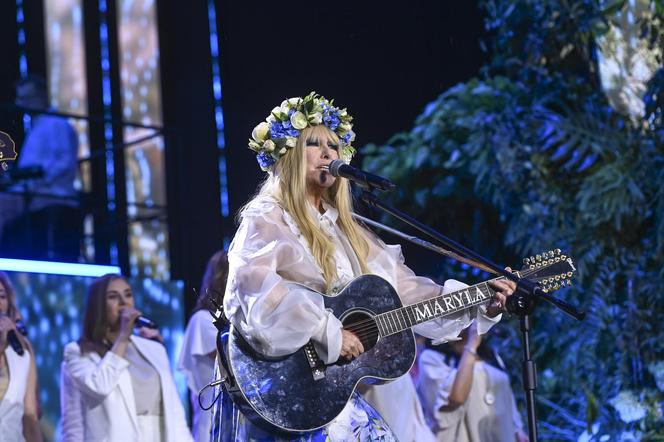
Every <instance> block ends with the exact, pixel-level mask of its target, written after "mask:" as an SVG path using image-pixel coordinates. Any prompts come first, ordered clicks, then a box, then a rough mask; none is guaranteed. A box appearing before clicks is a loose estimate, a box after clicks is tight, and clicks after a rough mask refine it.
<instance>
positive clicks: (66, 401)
mask: <svg viewBox="0 0 664 442" xmlns="http://www.w3.org/2000/svg"><path fill="white" fill-rule="evenodd" d="M131 341H132V342H133V343H134V345H135V346H136V348H137V349H138V351H139V352H140V353H141V354H142V355H143V356H144V357H145V359H146V360H147V361H149V362H150V364H152V366H153V367H154V368H155V369H156V370H157V372H158V373H159V378H160V381H161V391H162V398H163V405H164V407H163V408H164V416H163V417H164V423H165V428H164V434H163V436H164V441H168V442H180V441H185V442H186V441H191V440H192V438H191V433H190V432H189V428H188V427H187V422H186V420H185V415H184V409H183V407H182V403H181V402H180V397H179V396H178V394H177V390H176V388H175V382H174V381H173V376H172V374H171V368H170V365H169V363H168V355H167V354H166V349H165V348H164V346H163V345H161V344H160V343H158V342H154V341H150V340H148V339H144V338H141V337H138V336H132V337H131ZM128 367H129V362H128V361H127V360H126V359H124V358H122V357H120V356H118V355H116V354H115V353H113V352H110V351H109V352H107V353H106V355H104V357H103V358H102V357H100V356H99V355H98V354H97V353H95V352H89V353H81V349H80V347H79V345H78V343H77V342H71V343H69V344H67V346H66V347H65V350H64V361H63V363H62V372H61V385H60V406H61V412H62V440H63V441H64V442H69V441H85V442H88V441H90V442H96V441H99V442H102V441H103V442H138V440H139V439H138V438H139V430H138V418H137V416H136V403H135V400H134V390H133V387H132V383H131V375H130V374H129V370H128Z"/></svg>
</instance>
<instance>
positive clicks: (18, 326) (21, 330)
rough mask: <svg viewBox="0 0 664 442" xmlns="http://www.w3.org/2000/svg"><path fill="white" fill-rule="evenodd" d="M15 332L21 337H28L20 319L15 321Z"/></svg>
mask: <svg viewBox="0 0 664 442" xmlns="http://www.w3.org/2000/svg"><path fill="white" fill-rule="evenodd" d="M16 330H18V332H19V333H20V334H22V335H23V336H28V329H27V328H26V326H25V323H24V322H23V321H21V320H20V319H17V320H16Z"/></svg>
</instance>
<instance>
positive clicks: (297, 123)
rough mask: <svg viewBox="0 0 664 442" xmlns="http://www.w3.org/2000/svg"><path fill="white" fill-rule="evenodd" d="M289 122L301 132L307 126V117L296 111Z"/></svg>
mask: <svg viewBox="0 0 664 442" xmlns="http://www.w3.org/2000/svg"><path fill="white" fill-rule="evenodd" d="M290 122H291V124H292V125H293V127H294V128H295V129H297V130H302V129H304V128H305V127H307V126H308V125H309V123H308V122H307V117H305V116H304V114H303V113H302V112H300V111H297V112H295V113H293V115H291V117H290Z"/></svg>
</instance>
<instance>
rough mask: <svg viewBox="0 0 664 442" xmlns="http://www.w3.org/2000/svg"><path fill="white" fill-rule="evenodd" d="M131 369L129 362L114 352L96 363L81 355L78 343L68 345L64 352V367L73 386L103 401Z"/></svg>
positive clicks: (107, 353) (109, 352) (108, 353)
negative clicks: (121, 376) (122, 376)
mask: <svg viewBox="0 0 664 442" xmlns="http://www.w3.org/2000/svg"><path fill="white" fill-rule="evenodd" d="M128 367H129V361H127V360H126V359H124V358H123V357H121V356H118V355H116V354H115V353H113V352H112V351H108V352H106V354H105V355H104V357H103V358H102V359H101V360H100V361H99V362H98V363H95V362H94V361H93V360H92V359H90V358H89V357H87V356H86V355H84V354H82V353H81V348H80V347H79V346H78V344H77V343H76V342H72V343H70V344H67V346H66V347H65V351H64V367H63V369H64V370H65V371H66V373H67V376H68V377H69V378H70V379H71V382H72V385H74V387H76V388H77V389H78V390H79V391H81V392H82V393H83V394H86V395H88V396H90V397H93V398H95V399H98V400H101V399H103V398H105V397H106V396H108V395H109V394H110V393H111V391H113V389H114V388H115V386H116V385H117V384H118V382H119V380H120V375H122V373H123V372H124V371H125V370H127V368H128Z"/></svg>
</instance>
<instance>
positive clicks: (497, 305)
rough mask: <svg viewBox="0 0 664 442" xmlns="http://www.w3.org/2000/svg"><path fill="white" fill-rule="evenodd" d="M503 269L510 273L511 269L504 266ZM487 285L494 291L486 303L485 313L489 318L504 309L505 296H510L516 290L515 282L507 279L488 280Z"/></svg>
mask: <svg viewBox="0 0 664 442" xmlns="http://www.w3.org/2000/svg"><path fill="white" fill-rule="evenodd" d="M505 270H507V271H508V272H510V273H512V269H511V268H509V267H505ZM489 285H490V286H491V288H493V289H494V290H495V291H496V294H495V295H494V296H493V299H492V300H491V302H490V303H489V305H487V308H486V314H487V316H489V317H490V318H494V317H496V316H498V315H499V314H501V313H503V312H505V311H506V310H505V305H506V303H507V297H508V296H511V295H512V294H513V293H514V291H515V290H516V283H515V282H514V281H510V280H509V279H499V280H493V281H489Z"/></svg>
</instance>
